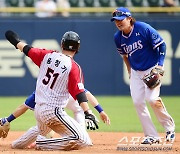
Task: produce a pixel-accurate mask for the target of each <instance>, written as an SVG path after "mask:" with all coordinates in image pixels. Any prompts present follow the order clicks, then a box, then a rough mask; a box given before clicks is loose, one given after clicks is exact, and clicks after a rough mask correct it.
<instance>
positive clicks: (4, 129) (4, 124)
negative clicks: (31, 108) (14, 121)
mask: <svg viewBox="0 0 180 154" xmlns="http://www.w3.org/2000/svg"><path fill="white" fill-rule="evenodd" d="M9 129H10V123H9V122H8V121H7V119H6V118H1V119H0V138H1V137H2V138H6V137H7V135H8V132H9Z"/></svg>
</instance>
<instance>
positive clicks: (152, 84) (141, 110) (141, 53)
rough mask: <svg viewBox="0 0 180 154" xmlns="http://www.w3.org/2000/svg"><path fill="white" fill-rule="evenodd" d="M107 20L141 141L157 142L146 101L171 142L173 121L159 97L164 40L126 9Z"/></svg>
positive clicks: (144, 142) (121, 8)
mask: <svg viewBox="0 0 180 154" xmlns="http://www.w3.org/2000/svg"><path fill="white" fill-rule="evenodd" d="M111 21H114V22H115V25H116V27H117V29H118V31H117V32H116V33H115V35H114V41H115V44H116V47H117V51H118V52H119V54H120V55H121V56H122V58H123V60H124V63H125V64H126V66H127V71H128V73H129V78H130V91H131V97H132V99H133V102H134V106H135V108H136V111H137V114H138V116H139V119H140V121H141V124H142V127H143V130H144V135H145V137H146V138H145V140H144V141H143V142H142V144H152V143H157V142H159V138H158V133H157V130H156V128H155V126H154V125H153V123H152V120H151V117H150V113H149V111H148V108H147V106H146V101H147V102H149V103H150V106H151V107H152V109H153V111H154V113H155V115H156V117H157V119H158V120H159V122H160V123H161V125H162V126H163V127H164V129H165V131H166V140H167V141H173V140H174V138H175V132H174V131H175V124H174V121H173V119H172V117H171V116H170V115H169V114H168V112H167V110H166V108H165V106H164V103H163V101H162V99H161V98H160V97H159V94H160V86H161V84H160V80H161V77H162V76H163V74H164V73H163V72H164V71H163V65H164V58H165V54H166V44H165V42H164V40H163V39H162V38H161V36H160V35H159V34H158V33H157V31H156V30H155V29H154V28H152V27H151V26H150V25H148V24H146V23H144V22H139V21H136V20H135V19H134V18H133V17H132V15H131V12H130V11H129V10H128V9H127V8H124V7H120V8H117V9H116V10H115V11H114V12H113V16H112V18H111Z"/></svg>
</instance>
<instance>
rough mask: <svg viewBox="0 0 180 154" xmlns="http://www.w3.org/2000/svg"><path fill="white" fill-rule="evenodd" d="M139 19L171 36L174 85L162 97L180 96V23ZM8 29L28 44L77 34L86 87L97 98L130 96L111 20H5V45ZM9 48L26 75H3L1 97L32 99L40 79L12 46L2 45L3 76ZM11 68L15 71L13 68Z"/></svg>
mask: <svg viewBox="0 0 180 154" xmlns="http://www.w3.org/2000/svg"><path fill="white" fill-rule="evenodd" d="M137 19H138V20H141V21H145V22H148V23H149V24H151V25H152V26H153V27H154V28H155V29H157V30H167V31H169V32H170V34H171V38H172V49H173V55H172V57H171V62H172V68H171V70H172V72H171V74H172V83H171V84H170V85H162V88H161V94H162V95H180V60H179V59H178V58H177V56H176V57H175V56H174V55H175V52H177V47H178V44H179V43H180V29H179V27H180V19H178V18H177V19H176V18H173V19H172V18H167V19H165V18H164V19H162V18H161V19H160V18H150V17H148V18H147V17H137ZM8 29H11V30H14V31H16V32H17V33H18V34H19V35H20V37H21V39H23V40H26V42H27V43H28V44H32V43H33V42H34V41H35V40H43V39H44V40H46V39H55V40H56V41H57V42H60V40H61V37H62V35H63V34H64V33H65V32H66V31H68V30H73V31H76V32H77V33H78V34H79V35H80V38H81V47H80V53H79V54H78V55H77V56H76V57H75V60H76V61H77V62H78V63H79V64H80V65H81V66H82V69H83V72H84V77H85V87H86V88H87V89H89V90H90V91H91V92H92V93H93V94H95V95H129V93H130V92H129V85H128V84H126V83H125V81H124V78H123V74H124V70H123V62H122V58H121V57H120V56H119V54H118V53H117V52H116V47H115V44H114V42H113V35H114V33H115V31H116V30H117V29H116V27H115V25H114V23H111V22H110V19H109V18H88V19H87V18H80V19H77V18H67V19H64V18H52V19H39V18H31V19H25V18H21V19H15V18H13V19H10V18H9V19H1V21H0V34H1V35H0V41H5V37H4V33H5V31H6V30H8ZM6 46H7V47H6ZM42 47H43V45H42ZM9 48H11V50H12V52H11V54H12V57H10V59H9V60H10V61H11V60H13V58H14V57H13V53H15V54H19V55H21V57H20V59H21V61H22V62H23V63H22V66H21V67H22V68H23V69H24V70H25V73H24V75H23V76H21V77H16V76H13V75H12V76H6V75H4V76H3V75H0V96H23V95H29V94H31V93H32V91H34V89H35V83H36V78H34V77H33V76H32V73H31V72H30V71H29V68H28V67H27V65H26V63H25V60H24V59H25V57H24V55H23V54H21V53H17V52H18V51H16V50H15V49H12V46H11V45H10V44H8V45H5V44H4V46H2V45H0V72H1V71H2V63H1V62H2V61H5V62H3V65H4V63H6V64H7V65H9V61H8V60H7V59H8V58H7V57H6V56H4V54H2V53H4V52H6V50H7V49H9ZM52 49H54V46H52ZM7 52H8V51H7ZM167 52H168V51H167ZM22 55H23V56H22ZM16 58H17V57H15V59H16ZM3 67H4V66H3ZM11 68H13V67H12V66H11ZM17 68H18V67H17ZM14 69H16V67H15V68H14ZM7 71H10V70H7ZM5 74H6V72H5Z"/></svg>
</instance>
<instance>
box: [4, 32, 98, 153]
mask: <svg viewBox="0 0 180 154" xmlns="http://www.w3.org/2000/svg"><path fill="white" fill-rule="evenodd" d="M5 36H6V38H7V40H8V41H9V42H10V43H11V44H12V45H14V46H15V48H17V49H19V50H21V51H22V52H24V54H25V55H26V56H28V57H30V58H31V59H32V61H33V62H34V63H35V64H36V65H38V66H39V67H40V71H39V75H38V78H37V83H36V92H35V102H36V106H35V117H36V120H37V125H38V129H39V131H40V134H41V135H38V137H37V139H36V147H37V149H41V150H46V149H48V150H53V149H56V150H73V149H79V148H82V147H85V146H88V145H92V142H91V140H90V138H89V135H88V133H87V132H86V131H85V129H83V128H82V127H81V126H80V125H79V124H78V123H77V122H76V121H75V120H74V119H73V118H71V117H70V116H68V115H67V113H66V112H65V111H64V108H65V106H66V105H67V102H68V99H69V96H70V94H71V96H72V97H73V98H74V99H75V100H76V99H77V100H78V103H79V104H80V106H81V107H82V109H83V110H84V113H85V118H86V119H88V120H89V125H90V126H89V127H92V128H94V129H95V128H98V125H97V123H96V121H95V117H94V115H93V114H92V113H91V111H90V110H89V106H88V104H87V98H86V95H85V93H84V86H83V74H82V71H81V68H80V66H79V65H78V64H77V63H76V62H75V61H74V60H73V57H74V55H75V54H76V53H77V52H78V50H79V46H80V38H79V35H78V34H77V33H75V32H72V31H68V32H66V33H65V34H64V35H63V37H62V40H61V47H62V53H57V52H55V51H52V50H46V49H39V48H33V47H31V46H30V45H27V44H26V43H23V42H21V41H20V39H19V37H18V35H17V34H16V33H15V32H13V31H10V30H9V31H7V32H6V33H5ZM51 129H52V130H53V131H55V132H56V133H58V134H59V135H60V136H61V137H60V138H53V139H47V138H46V137H45V136H44V135H45V134H47V133H48V132H50V131H51Z"/></svg>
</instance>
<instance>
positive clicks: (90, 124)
mask: <svg viewBox="0 0 180 154" xmlns="http://www.w3.org/2000/svg"><path fill="white" fill-rule="evenodd" d="M84 114H85V121H86V127H87V129H90V130H95V129H98V128H99V127H98V124H97V122H96V119H95V116H94V115H93V114H92V111H91V110H87V111H85V112H84Z"/></svg>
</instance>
